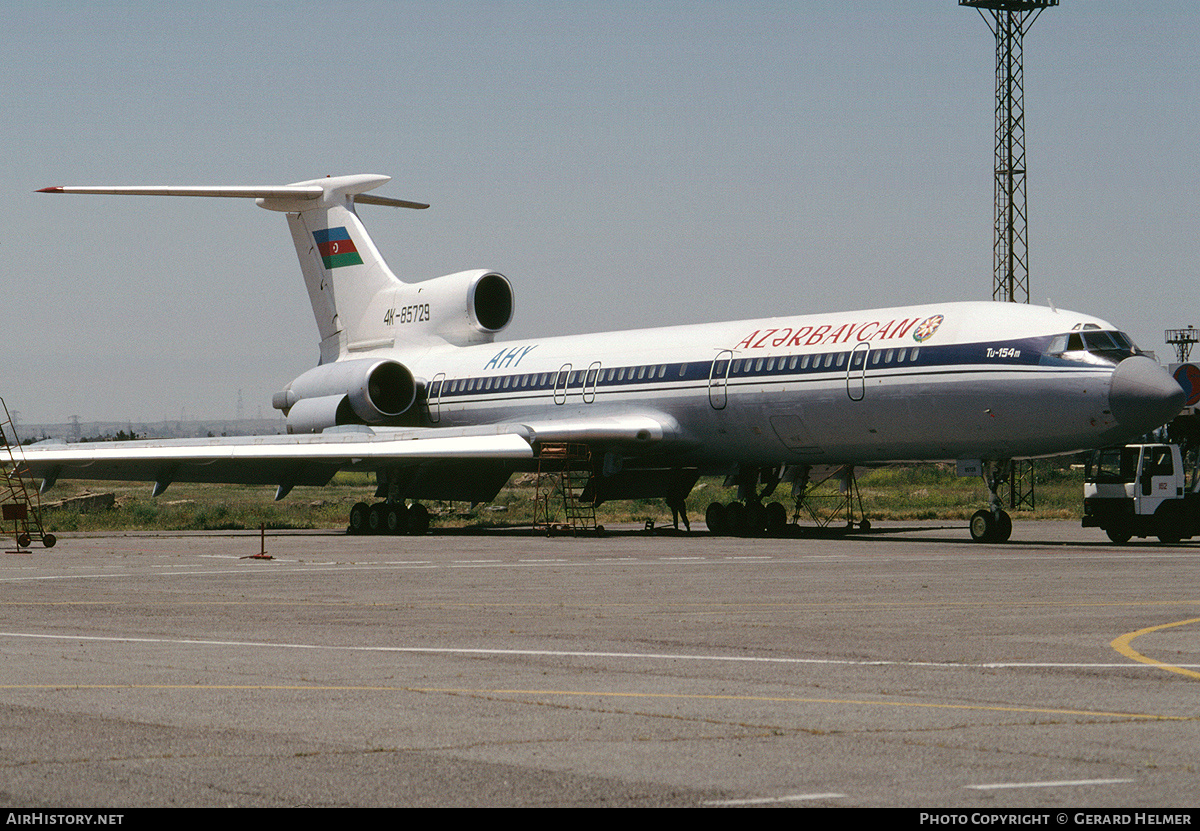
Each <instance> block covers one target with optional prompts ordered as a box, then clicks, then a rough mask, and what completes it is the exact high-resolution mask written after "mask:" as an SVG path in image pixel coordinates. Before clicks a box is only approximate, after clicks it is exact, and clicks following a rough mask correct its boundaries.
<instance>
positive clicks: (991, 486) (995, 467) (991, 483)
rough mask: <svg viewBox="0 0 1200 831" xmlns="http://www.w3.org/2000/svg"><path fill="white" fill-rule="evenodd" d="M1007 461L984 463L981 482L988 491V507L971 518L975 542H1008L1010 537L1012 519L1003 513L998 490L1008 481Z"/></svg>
mask: <svg viewBox="0 0 1200 831" xmlns="http://www.w3.org/2000/svg"><path fill="white" fill-rule="evenodd" d="M1008 469H1009V464H1008V460H1007V459H1006V460H1004V461H993V462H985V463H984V465H983V481H984V484H985V485H987V489H988V507H987V508H986V509H984V510H982V511H976V512H975V513H974V514H972V516H971V526H970V527H971V539H972V540H974V541H975V542H1008V538H1009V537H1011V536H1012V527H1013V526H1012V517H1010V516H1009V515H1008V514H1007V513H1005V512H1004V509H1003V508H1002V507H1001V504H1002V503H1001V501H1000V488H1001V486H1002V485H1004V483H1005V482H1007V481H1008Z"/></svg>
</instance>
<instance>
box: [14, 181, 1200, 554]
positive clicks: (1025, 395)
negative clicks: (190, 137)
mask: <svg viewBox="0 0 1200 831" xmlns="http://www.w3.org/2000/svg"><path fill="white" fill-rule="evenodd" d="M387 181H389V177H386V176H375V175H356V176H337V177H332V178H325V179H317V180H314V181H308V182H299V183H296V184H291V185H284V186H278V187H172V186H165V187H54V188H46V189H45V190H44V191H43V192H47V193H93V194H130V195H160V196H224V197H244V198H253V199H256V200H257V204H258V205H259V206H261V207H263V208H267V209H269V210H275V211H281V212H283V213H285V214H286V215H287V220H288V226H289V228H290V229H291V233H292V240H293V242H294V243H295V246H296V253H297V255H298V256H299V258H300V267H301V270H302V271H303V273H304V280H305V283H306V285H307V287H308V295H309V299H310V301H311V302H312V307H313V313H314V315H315V316H316V321H317V330H318V332H319V334H320V349H321V351H320V354H321V358H320V363H319V364H318V365H317V366H316V367H314V368H313V369H311V370H309V371H307V372H305V373H304V374H303V375H301V376H300V377H299V378H296V379H295V380H294V381H292V382H291V383H290V384H288V385H287V386H286V387H285V388H284V389H283V391H282V392H279V393H277V394H276V395H275V396H274V401H273V403H274V406H275V407H276V408H277V409H279V410H281V411H282V412H283V414H284V415H285V417H286V425H287V433H288V435H279V436H256V437H240V438H214V439H208V440H203V439H202V440H159V441H132V442H120V443H87V444H65V443H63V442H43V443H40V444H37V445H33V446H31V447H29V448H27V449H26V450H25V457H26V460H27V463H28V467H29V469H30V471H31V473H32V474H33V475H35V476H40V477H42V478H43V483H42V488H43V489H45V488H48V487H50V486H51V485H53V484H54V482H55V481H56V480H58V479H62V478H66V477H68V476H69V477H75V478H87V479H121V480H136V481H148V482H154V483H155V486H154V493H155V494H156V495H157V494H159V493H162V491H163V490H164V489H165V488H166V487H167V485H169V484H170V483H171V482H176V481H178V482H230V483H260V484H273V485H276V486H277V487H278V491H277V493H276V498H282V497H283V496H284V495H286V494H287V493H288V491H289V490H291V488H292V487H294V486H296V485H322V484H325V483H327V482H328V481H329V480H330V479H331V478H332V476H333V475H334V473H335V472H336V471H338V470H366V471H375V472H376V474H377V480H378V483H379V486H378V489H377V492H376V499H377V500H380V501H379V502H377V504H375V505H373V506H367V505H366V504H365V503H360V504H359V505H356V506H355V508H354V510H353V511H352V513H351V517H350V528H351V530H352V531H368V530H370V531H374V530H376V529H379V530H380V531H392V532H396V531H397V529H400V530H402V529H404V528H405V527H409V528H414V527H415V528H416V529H417V530H424V528H425V527H427V525H428V514H427V513H426V512H425V509H424V508H422V507H421V506H420V505H419V504H417V503H415V502H413V504H412V506H411V507H406V503H407V502H409V501H414V500H420V499H425V500H431V499H447V500H463V501H471V502H486V501H489V500H491V499H492V498H493V497H494V496H495V495H496V493H497V492H498V491H499V490H500V488H501V487H502V486H503V485H504V483H505V482H506V481H507V480H508V479H509V477H510V475H511V474H512V473H513V472H515V471H521V470H532V469H536V466H537V457H538V454H539V452H541V450H542V448H543V447H546V446H548V445H550V444H552V443H560V442H572V443H582V444H586V445H587V446H588V447H589V448H590V450H591V458H592V459H593V475H592V477H591V482H590V485H589V492H590V495H591V496H593V497H594V498H595V499H596V501H597V502H599V501H603V500H609V499H622V498H633V497H642V498H644V497H649V496H659V497H666V498H668V501H671V500H674V501H675V502H676V503H678V502H679V501H680V500H681V499H682V496H685V495H686V494H687V493H688V492H689V491H690V490H691V488H692V486H693V485H694V484H695V481H696V479H697V477H698V476H699V475H700V474H702V473H704V474H725V475H727V476H733V477H734V478H736V480H737V481H738V482H739V484H740V486H741V491H740V498H742V499H744V500H745V504H742V503H739V502H735V503H731V505H730V506H721V505H719V504H718V505H714V506H713V507H712V508H711V509H710V511H709V516H708V517H707V518H708V520H709V523H710V525H717V526H722V525H724V526H726V527H728V528H729V529H730V530H734V531H737V530H745V529H744V528H742V527H741V524H744V523H745V522H746V521H747V520H746V516H747V515H750V516H753V517H761V516H762V515H763V514H764V513H766V514H767V516H768V520H770V521H771V522H773V523H778V522H779V521H781V520H782V521H786V520H785V519H783V518H782V517H781V516H780V514H781V513H782V512H781V510H780V508H778V507H776V506H774V505H773V506H772V507H773V508H775V510H774V511H766V512H764V511H761V510H759V507H760V502H759V499H760V497H761V496H762V495H763V491H760V489H759V487H760V485H762V486H764V490H765V491H770V490H771V489H773V487H774V484H775V483H777V482H778V481H779V480H780V478H781V477H782V478H783V479H784V480H785V481H791V482H792V483H793V491H794V492H796V493H802V492H803V488H804V487H805V485H806V483H807V482H808V473H809V470H810V469H811V468H812V467H813V466H816V465H847V466H853V465H869V464H879V463H889V462H914V461H937V460H948V461H949V460H959V461H960V462H967V461H969V462H971V463H974V464H977V465H978V466H979V469H980V471H981V472H982V473H983V476H984V480H985V483H986V484H987V486H988V490H989V492H990V500H989V509H988V510H981V511H980V512H979V513H977V514H976V516H975V517H974V518H973V520H972V522H971V533H972V536H973V537H974V538H976V539H979V540H1004V539H1007V538H1008V536H1009V534H1010V533H1011V529H1012V523H1011V520H1010V519H1009V517H1008V515H1007V514H1005V513H1004V512H1003V511H1002V510H1001V507H1000V501H999V498H998V496H997V488H998V487H999V485H1000V484H1001V482H1002V481H1003V475H1004V474H1003V472H1004V471H1005V470H1006V468H1007V464H1006V463H1007V462H1008V461H1009V460H1011V459H1015V458H1025V457H1033V456H1044V455H1052V454H1059V453H1066V452H1071V451H1076V450H1081V449H1086V448H1094V447H1099V446H1102V445H1108V444H1114V443H1119V442H1124V441H1126V440H1128V439H1130V438H1132V437H1134V436H1137V435H1139V434H1141V433H1144V432H1145V431H1147V430H1149V429H1152V428H1154V427H1157V426H1158V425H1161V424H1163V423H1164V422H1166V421H1168V420H1169V419H1170V418H1171V417H1172V416H1174V415H1175V414H1176V413H1177V412H1178V411H1179V410H1180V408H1181V406H1182V404H1183V397H1184V396H1183V390H1182V389H1181V388H1180V387H1179V385H1178V384H1177V383H1175V381H1173V380H1172V379H1171V377H1170V376H1169V375H1168V374H1167V373H1166V372H1165V371H1164V370H1163V369H1162V368H1161V367H1159V365H1158V364H1157V363H1156V362H1155V361H1153V360H1151V359H1150V358H1148V357H1146V356H1144V355H1141V354H1139V350H1138V349H1137V347H1136V346H1134V345H1133V343H1132V342H1131V341H1130V339H1129V338H1128V337H1127V336H1126V335H1125V334H1123V333H1121V332H1120V331H1117V329H1116V328H1115V327H1114V326H1112V325H1111V324H1109V323H1106V322H1105V321H1103V320H1099V319H1097V318H1094V317H1090V316H1088V315H1083V314H1077V313H1075V312H1068V311H1065V310H1061V309H1051V308H1045V309H1043V308H1034V307H1030V306H1026V305H1019V304H1013V303H984V302H979V303H962V302H957V303H940V304H930V305H922V306H907V307H901V308H894V309H869V310H864V311H854V312H842V313H835V314H817V315H784V316H781V317H774V318H768V319H763V320H747V321H737V322H731V323H712V324H705V325H691V326H677V327H670V328H660V329H643V330H637V331H623V332H605V333H599V334H591V335H575V336H568V337H553V338H533V339H528V340H519V341H512V342H506V343H502V344H501V343H494V342H493V341H494V339H495V337H496V335H497V333H499V332H500V331H502V330H503V329H504V328H505V327H506V326H507V325H508V323H509V321H510V320H511V319H512V315H513V293H512V288H511V286H510V285H509V282H508V280H507V279H506V278H505V277H503V276H501V275H500V274H498V273H496V272H494V271H487V270H478V271H464V272H459V273H457V274H450V275H447V276H444V277H439V278H437V279H432V280H427V281H424V282H419V283H404V282H401V281H400V280H399V279H397V278H396V277H395V275H393V274H392V272H391V271H390V270H389V269H388V267H387V265H386V264H385V263H384V261H383V258H382V257H381V256H380V254H379V252H378V251H377V250H376V248H375V245H374V244H373V243H372V242H371V239H370V237H369V236H368V235H367V232H366V230H365V229H364V227H363V225H362V223H361V222H360V221H359V218H358V216H357V214H356V211H355V205H356V204H368V205H388V206H393V207H408V208H425V207H428V206H426V205H423V204H418V203H413V202H405V201H401V200H396V199H389V198H385V197H379V196H372V195H369V194H368V193H367V192H368V191H370V190H372V189H374V188H377V187H379V186H380V185H382V184H384V183H385V182H387ZM746 506H749V507H750V508H751V510H747V509H746ZM763 521H764V520H760V519H755V520H753V522H754V523H755V524H758V523H760V522H763Z"/></svg>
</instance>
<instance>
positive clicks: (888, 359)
mask: <svg viewBox="0 0 1200 831" xmlns="http://www.w3.org/2000/svg"><path fill="white" fill-rule="evenodd" d="M920 353H921V348H920V347H919V346H914V347H911V348H908V347H902V348H900V349H887V350H883V349H876V350H872V351H871V353H870V355H871V360H870V362H869V365H870V366H877V365H885V366H886V365H888V364H892V363H897V364H900V363H905V362H912V361H915V360H917V356H918V355H920ZM866 354H867V353H866V352H862V351H859V352H828V353H825V354H822V355H792V356H790V357H789V356H780V357H778V358H739V359H738V360H735V361H734V362H733V366H731V367H729V375H730V376H734V375H751V374H759V373H763V372H789V371H795V370H801V371H802V370H808V369H812V370H819V369H838V368H841V367H844V366H845V365H846V361H847V360H848V359H849V360H850V364H851V367H852V368H858V367H861V366H862V362H863V356H864V355H866ZM728 363H729V362H728V361H727V360H721V361H717V362H716V365H715V367H714V371H713V375H714V376H715V377H722V376H724V375H725V369H726V366H727V365H728ZM669 370H677V371H678V377H680V378H684V377H686V376H687V370H688V365H687V364H658V365H655V366H628V367H625V366H623V367H616V368H609V369H600V370H596V369H586V370H584V369H576V370H572V371H571V372H570V373H569V374H567V373H563V372H561V371H560V372H543V373H540V374H539V373H532V374H529V375H504V376H492V377H487V378H456V379H453V380H448V381H445V382H443V383H442V384H441V387H440V388H436V387H435V389H433V390H431V391H430V392H431V393H432V394H434V395H439V394H448V395H452V394H455V393H469V392H486V391H488V390H507V389H514V390H523V389H535V390H537V389H550V388H551V387H558V388H563V387H577V386H579V385H580V384H582V383H584V377H585V376H586V383H587V385H588V386H592V385H594V384H597V383H599V384H610V383H621V382H629V381H654V380H659V379H665V378H666V377H667V373H668V371H669ZM597 372H599V376H597ZM674 374H675V373H674V372H672V375H674ZM706 374H707V373H706Z"/></svg>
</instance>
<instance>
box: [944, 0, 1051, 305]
mask: <svg viewBox="0 0 1200 831" xmlns="http://www.w3.org/2000/svg"><path fill="white" fill-rule="evenodd" d="M958 5H960V6H970V7H972V8H974V9H976V10H978V11H979V16H980V17H982V18H983V20H984V22H985V23H987V24H988V28H989V29H991V31H992V34H993V35H995V36H996V183H995V193H996V223H995V242H994V255H993V262H994V265H995V273H994V278H993V281H992V299H993V300H1004V301H1009V302H1013V303H1028V302H1029V228H1028V214H1027V204H1026V198H1025V89H1024V87H1025V72H1024V69H1023V66H1022V63H1023V61H1022V41H1023V39H1024V36H1025V33H1026V32H1027V31H1029V28H1030V27H1031V26H1032V25H1033V22H1034V21H1035V20H1037V18H1038V16H1039V15H1041V13H1042V10H1043V9H1046V8H1048V7H1050V6H1057V5H1058V0H958ZM985 11H986V12H987V13H985Z"/></svg>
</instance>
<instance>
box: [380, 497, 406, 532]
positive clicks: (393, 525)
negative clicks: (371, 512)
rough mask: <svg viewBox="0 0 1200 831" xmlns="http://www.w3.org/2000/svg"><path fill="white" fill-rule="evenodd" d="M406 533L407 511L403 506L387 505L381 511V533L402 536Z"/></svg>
mask: <svg viewBox="0 0 1200 831" xmlns="http://www.w3.org/2000/svg"><path fill="white" fill-rule="evenodd" d="M407 531H408V509H407V508H405V507H404V506H403V505H395V504H391V505H388V506H387V507H386V508H384V510H383V533H385V534H391V535H393V536H395V535H397V534H403V533H406V532H407Z"/></svg>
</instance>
